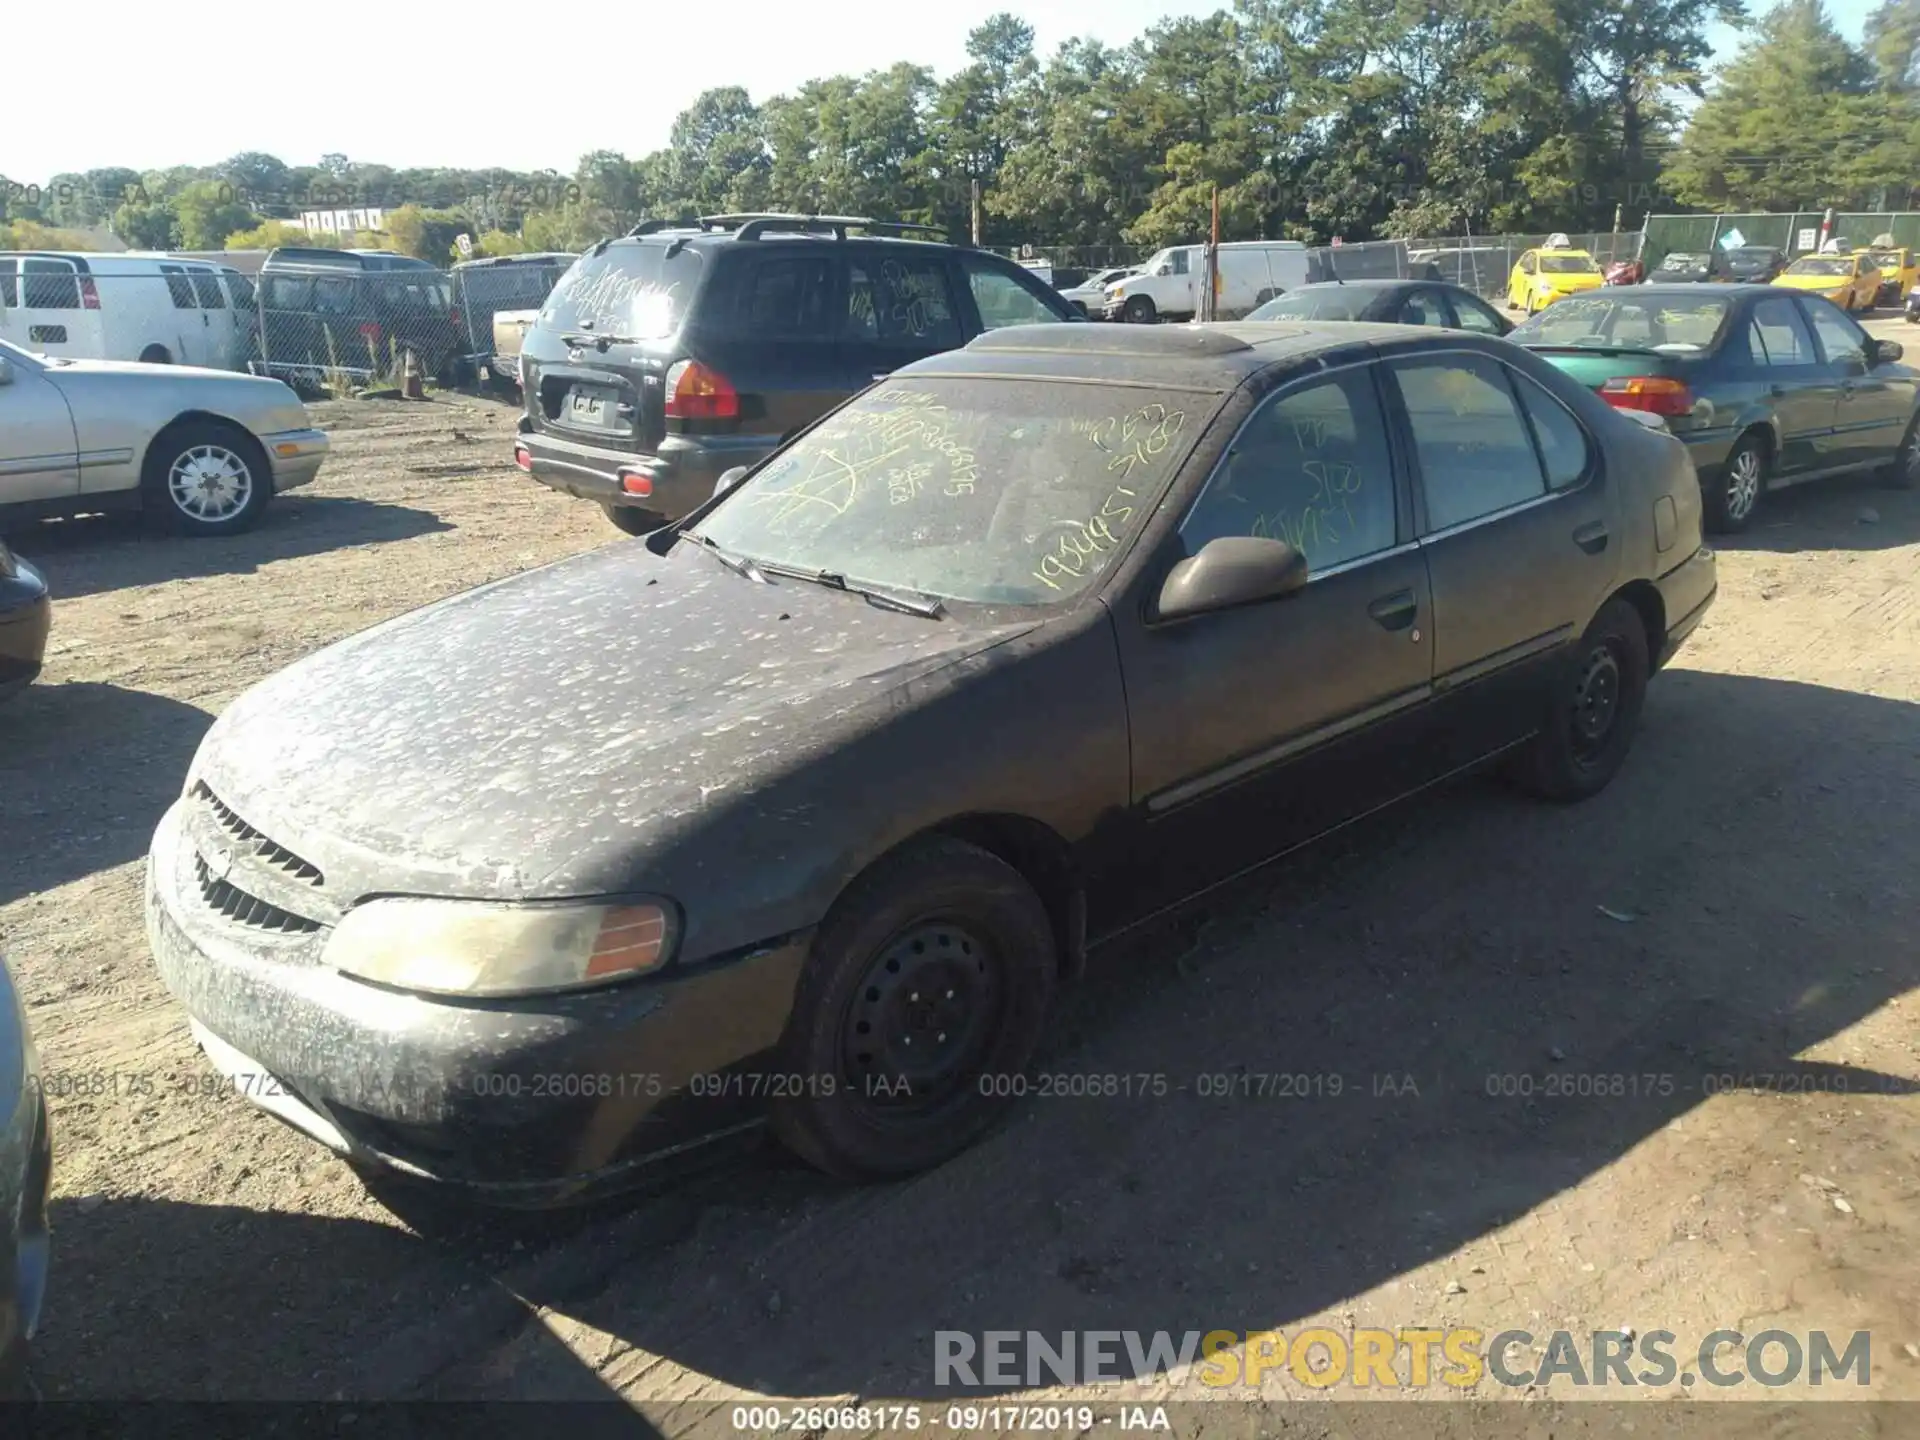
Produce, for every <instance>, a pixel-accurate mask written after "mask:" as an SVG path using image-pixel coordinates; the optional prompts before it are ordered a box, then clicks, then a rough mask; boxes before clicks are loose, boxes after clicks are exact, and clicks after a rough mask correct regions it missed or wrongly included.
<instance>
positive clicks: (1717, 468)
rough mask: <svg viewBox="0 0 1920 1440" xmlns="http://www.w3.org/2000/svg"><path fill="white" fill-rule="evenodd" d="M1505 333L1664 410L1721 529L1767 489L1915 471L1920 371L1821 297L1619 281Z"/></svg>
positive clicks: (1618, 393) (1592, 381) (1605, 395)
mask: <svg viewBox="0 0 1920 1440" xmlns="http://www.w3.org/2000/svg"><path fill="white" fill-rule="evenodd" d="M1509 338H1510V339H1512V340H1513V341H1514V342H1515V343H1516V344H1520V345H1524V346H1526V347H1527V348H1528V349H1529V350H1532V351H1534V352H1535V353H1537V354H1538V355H1539V356H1540V357H1541V358H1542V359H1544V360H1547V361H1549V362H1551V363H1552V364H1554V365H1556V366H1558V367H1559V368H1560V369H1561V370H1564V371H1565V372H1566V373H1567V374H1568V375H1570V376H1572V377H1573V378H1574V379H1576V380H1578V381H1579V382H1580V383H1581V384H1583V385H1588V386H1591V387H1592V388H1593V389H1594V390H1595V391H1596V392H1597V393H1598V394H1599V396H1600V398H1601V399H1603V400H1605V401H1607V402H1608V403H1609V404H1611V405H1613V406H1615V407H1616V408H1619V409H1623V410H1639V411H1643V412H1646V413H1650V414H1653V415H1657V416H1660V417H1661V419H1662V420H1663V422H1664V423H1665V424H1666V426H1667V428H1668V429H1669V430H1671V431H1672V432H1673V433H1674V434H1675V435H1676V436H1678V437H1679V438H1680V439H1681V440H1684V441H1685V442H1686V445H1687V449H1688V451H1689V452H1690V453H1691V454H1692V456H1693V463H1694V469H1695V470H1696V471H1697V472H1698V473H1699V476H1700V490H1701V495H1702V497H1703V499H1704V501H1705V515H1706V520H1707V524H1708V528H1710V529H1712V530H1715V531H1718V532H1721V533H1726V532H1731V531H1739V530H1744V529H1746V528H1747V527H1748V526H1749V525H1751V524H1752V523H1753V517H1754V514H1755V512H1756V511H1757V510H1758V508H1759V506H1760V503H1761V498H1762V496H1764V495H1766V494H1767V493H1768V492H1769V491H1772V490H1779V489H1783V488H1784V487H1786V486H1788V485H1797V484H1800V483H1801V482H1802V481H1806V480H1820V479H1825V478H1826V477H1828V476H1830V475H1843V474H1850V473H1854V472H1858V471H1869V470H1871V471H1880V472H1882V473H1884V474H1885V475H1886V476H1887V478H1889V479H1890V480H1892V481H1893V482H1894V483H1896V484H1898V485H1901V486H1905V487H1911V486H1913V485H1915V484H1916V483H1920V434H1917V433H1916V418H1915V417H1916V408H1915V407H1916V404H1917V403H1920V372H1916V371H1914V370H1913V369H1911V368H1910V367H1908V366H1906V365H1903V364H1901V363H1900V358H1901V353H1902V352H1901V347H1900V346H1899V345H1898V344H1897V343H1896V342H1894V341H1892V340H1876V339H1874V338H1873V337H1872V336H1871V335H1869V334H1867V332H1866V331H1865V330H1863V329H1861V328H1860V326H1859V325H1858V324H1857V323H1856V322H1855V321H1854V319H1853V318H1852V317H1851V316H1850V315H1848V314H1846V313H1845V312H1844V311H1842V310H1841V309H1840V307H1839V306H1838V305H1835V304H1834V303H1833V302H1832V301H1830V300H1826V299H1822V298H1821V297H1820V296H1817V295H1802V294H1797V293H1792V292H1788V291H1783V290H1781V289H1778V288H1775V287H1770V286H1759V285H1754V286H1746V285H1738V286H1727V285H1634V286H1622V287H1618V288H1615V289H1609V290H1606V291H1604V292H1600V293H1596V294H1590V295H1574V296H1569V297H1568V298H1567V299H1565V300H1562V301H1560V302H1559V303H1558V304H1556V305H1552V306H1550V307H1548V308H1547V309H1545V310H1543V311H1541V312H1540V313H1539V314H1538V315H1535V316H1534V317H1533V318H1532V319H1530V320H1528V321H1526V322H1525V323H1524V324H1522V325H1520V326H1519V327H1518V328H1516V329H1515V330H1514V332H1513V334H1512V335H1511V336H1510V337H1509Z"/></svg>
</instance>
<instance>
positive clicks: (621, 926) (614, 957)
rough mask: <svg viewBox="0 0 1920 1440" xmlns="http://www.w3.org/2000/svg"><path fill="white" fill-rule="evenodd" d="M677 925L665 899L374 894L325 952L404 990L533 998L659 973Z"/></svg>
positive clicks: (345, 969) (336, 962)
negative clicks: (519, 900) (500, 900)
mask: <svg viewBox="0 0 1920 1440" xmlns="http://www.w3.org/2000/svg"><path fill="white" fill-rule="evenodd" d="M678 929H679V926H678V923H677V917H676V916H675V914H674V911H673V909H672V907H671V906H670V905H669V904H667V903H666V902H663V901H657V900H646V899H632V900H629V899H617V900H615V899H609V900H604V901H590V902H576V901H566V902H528V903H525V904H517V905H515V904H495V903H490V902H482V901H473V900H411V899H392V900H373V901H369V902H368V903H367V904H365V905H361V906H357V907H356V908H354V909H352V910H349V911H348V912H347V914H346V918H345V919H343V920H342V921H341V922H340V924H339V925H338V926H337V927H336V928H335V929H334V932H333V935H332V937H331V938H329V939H328V941H327V948H326V954H325V957H324V958H325V961H326V963H327V964H329V965H331V966H333V967H334V968H335V969H336V970H338V971H340V972H341V973H342V974H343V975H352V976H355V977H356V978H358V979H361V980H371V981H373V982H374V983H376V984H379V985H390V986H392V987H393V988H394V989H396V990H417V991H420V992H422V993H424V994H429V995H467V996H501V995H533V994H543V993H548V992H551V991H557V990H580V989H585V988H588V987H591V986H596V985H607V984H611V983H614V982H616V981H620V980H630V979H632V978H633V977H634V976H635V975H640V974H644V973H646V972H647V971H649V970H657V969H658V968H659V967H660V966H661V965H664V964H665V963H666V962H667V960H668V958H669V957H670V956H671V955H672V953H673V945H674V942H675V941H676V940H677V939H678Z"/></svg>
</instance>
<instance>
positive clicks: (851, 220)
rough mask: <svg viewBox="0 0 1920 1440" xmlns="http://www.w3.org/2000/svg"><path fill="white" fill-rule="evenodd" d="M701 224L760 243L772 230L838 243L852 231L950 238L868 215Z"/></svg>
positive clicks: (704, 219) (727, 218)
mask: <svg viewBox="0 0 1920 1440" xmlns="http://www.w3.org/2000/svg"><path fill="white" fill-rule="evenodd" d="M700 224H701V226H702V228H705V227H707V226H712V227H713V228H715V229H730V230H733V231H734V236H733V238H734V239H736V240H758V239H759V238H760V237H761V236H762V235H765V234H767V233H769V232H770V231H782V230H788V231H791V230H801V231H806V232H809V233H813V234H829V235H832V236H833V238H834V239H836V240H844V239H846V238H847V232H848V231H849V230H865V231H867V232H868V233H870V234H882V233H894V234H923V235H934V236H938V237H939V238H940V239H942V240H944V239H946V237H947V232H946V230H945V228H944V227H942V226H939V225H919V224H915V223H914V222H912V221H908V220H875V219H872V218H871V217H869V216H866V215H800V214H785V213H781V212H778V211H765V210H762V211H754V212H750V213H746V214H739V215H702V216H701V217H700ZM736 227H737V228H736Z"/></svg>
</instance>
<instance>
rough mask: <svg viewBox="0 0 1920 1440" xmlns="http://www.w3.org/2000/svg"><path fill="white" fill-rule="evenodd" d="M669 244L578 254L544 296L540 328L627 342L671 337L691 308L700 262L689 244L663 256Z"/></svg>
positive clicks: (641, 243) (618, 244)
mask: <svg viewBox="0 0 1920 1440" xmlns="http://www.w3.org/2000/svg"><path fill="white" fill-rule="evenodd" d="M672 246H673V242H671V241H660V240H654V239H651V238H649V239H644V240H616V241H615V242H614V243H612V244H611V245H609V246H607V248H606V249H605V250H602V251H601V252H600V253H599V254H597V255H595V254H592V253H588V254H586V255H582V256H581V257H580V259H579V260H577V261H576V262H575V263H574V266H573V268H572V269H571V270H569V271H567V273H566V275H565V276H564V277H563V278H562V279H561V281H560V283H559V284H558V285H557V286H555V287H554V291H553V294H552V295H550V296H549V297H548V298H547V303H546V307H545V308H544V309H543V310H542V311H541V312H540V322H541V324H542V325H543V326H550V327H551V328H553V329H554V330H557V331H560V332H562V333H565V332H567V331H578V330H591V331H594V332H595V333H596V334H601V335H618V336H623V337H625V338H627V339H631V340H658V339H663V338H664V337H666V336H668V335H671V334H673V333H674V332H675V331H677V330H678V329H679V328H680V325H681V322H682V321H684V320H685V319H686V317H687V311H688V309H689V307H691V306H692V304H693V301H694V294H695V292H696V291H697V290H698V289H699V287H700V280H701V276H702V273H703V271H704V267H705V262H704V261H703V260H702V258H701V254H700V251H699V250H697V249H695V248H694V247H692V246H687V247H685V248H684V249H681V250H679V251H678V252H676V253H675V254H673V255H672V256H669V255H668V254H667V252H668V250H669V249H671V248H672Z"/></svg>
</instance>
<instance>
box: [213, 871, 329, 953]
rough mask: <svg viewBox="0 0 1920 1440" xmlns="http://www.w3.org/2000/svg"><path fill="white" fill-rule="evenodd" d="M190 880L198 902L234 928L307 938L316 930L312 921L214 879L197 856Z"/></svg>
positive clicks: (317, 927) (315, 924)
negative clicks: (194, 884)
mask: <svg viewBox="0 0 1920 1440" xmlns="http://www.w3.org/2000/svg"><path fill="white" fill-rule="evenodd" d="M193 878H194V879H195V881H197V882H198V884H199V886H200V898H201V899H202V900H204V901H206V902H207V905H208V907H209V908H210V909H212V910H214V911H215V912H216V913H218V914H221V915H224V916H226V918H227V919H229V920H232V921H234V922H235V923H236V924H240V925H251V926H252V927H254V928H255V929H256V930H271V931H274V932H276V933H278V934H281V935H311V934H313V933H314V932H315V931H316V930H318V929H319V928H320V924H319V922H318V921H316V920H309V919H307V917H306V916H304V915H296V914H294V913H293V912H292V911H291V910H282V909H281V908H280V907H279V906H278V905H269V904H268V903H267V902H266V901H265V900H262V899H261V898H260V897H259V896H258V895H249V894H247V892H246V891H244V890H242V889H240V888H239V886H237V885H232V884H229V883H228V882H227V881H225V880H220V879H216V878H215V877H214V873H213V871H212V870H211V869H209V868H208V867H207V862H206V861H205V860H204V859H202V858H201V856H200V855H199V854H198V853H196V854H195V855H194V857H193Z"/></svg>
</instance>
